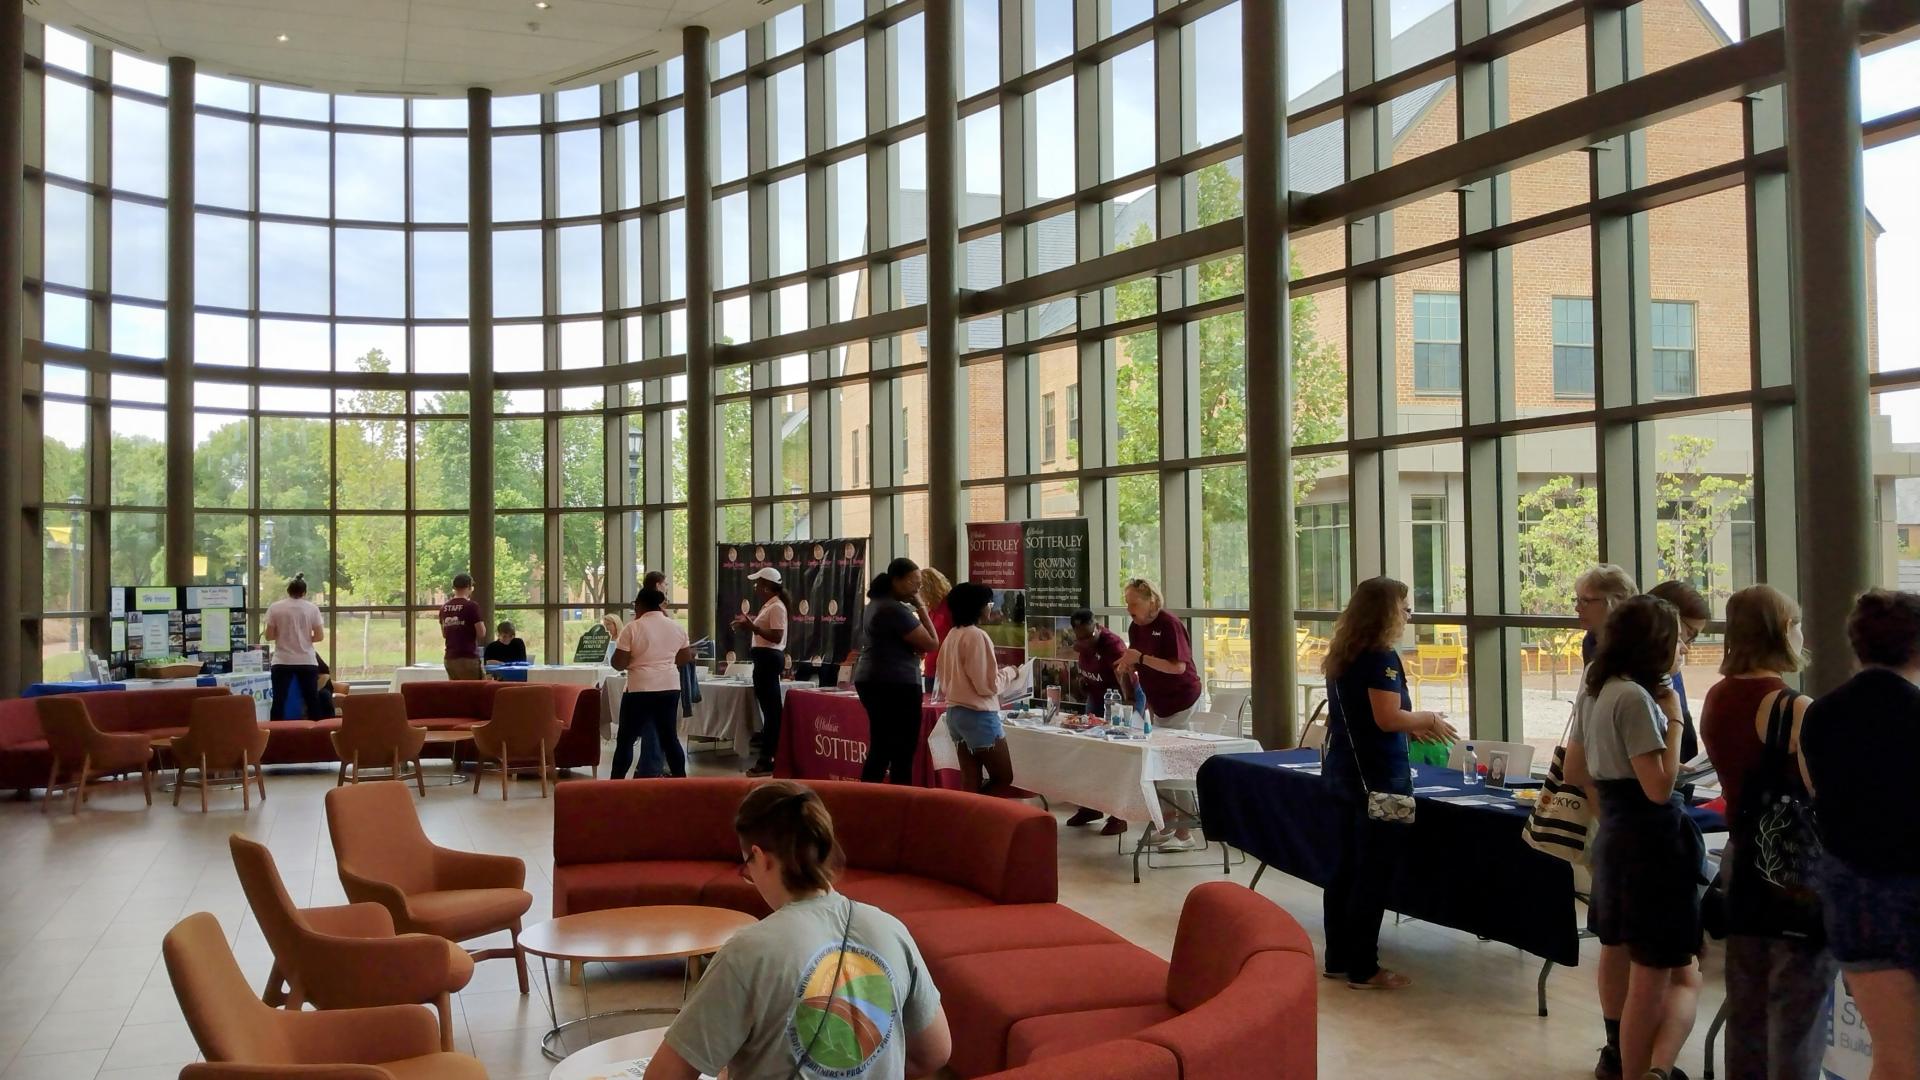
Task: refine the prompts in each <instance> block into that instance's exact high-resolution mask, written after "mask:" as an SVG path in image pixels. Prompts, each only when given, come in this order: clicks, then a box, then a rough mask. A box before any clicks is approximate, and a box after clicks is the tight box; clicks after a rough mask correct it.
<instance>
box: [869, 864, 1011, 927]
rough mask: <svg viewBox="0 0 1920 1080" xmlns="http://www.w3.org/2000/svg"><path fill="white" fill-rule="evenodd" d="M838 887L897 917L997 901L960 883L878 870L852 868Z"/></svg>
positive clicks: (989, 904) (986, 905)
mask: <svg viewBox="0 0 1920 1080" xmlns="http://www.w3.org/2000/svg"><path fill="white" fill-rule="evenodd" d="M836 887H837V888H838V889H839V890H840V891H841V892H843V893H846V894H847V895H848V896H851V897H853V898H854V899H855V900H858V901H860V902H861V903H863V904H872V905H873V906H874V907H877V908H879V909H881V910H882V911H885V912H888V913H889V914H892V915H896V916H897V915H900V914H903V913H905V912H911V911H951V910H954V909H956V908H981V907H990V906H992V904H993V901H992V900H989V899H988V898H986V897H984V896H981V895H980V894H979V893H977V892H974V891H972V890H970V889H963V888H960V887H959V886H958V885H949V884H947V883H946V882H944V881H933V880H931V879H929V878H923V877H917V876H915V875H913V874H886V873H881V872H879V871H877V870H848V871H846V872H845V873H843V874H841V875H840V879H839V881H838V882H837V883H836Z"/></svg>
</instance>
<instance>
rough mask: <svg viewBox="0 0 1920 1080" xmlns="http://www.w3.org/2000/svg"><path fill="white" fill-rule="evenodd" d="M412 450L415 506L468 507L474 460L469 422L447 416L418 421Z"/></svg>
mask: <svg viewBox="0 0 1920 1080" xmlns="http://www.w3.org/2000/svg"><path fill="white" fill-rule="evenodd" d="M413 452H414V459H415V460H414V467H413V501H414V506H415V507H416V508H418V509H421V510H465V509H466V508H467V505H468V496H467V485H468V482H469V477H468V468H469V464H468V463H469V461H470V460H471V457H470V454H471V451H470V449H469V447H468V439H467V428H466V425H465V424H464V423H461V422H458V421H448V420H420V421H416V422H415V423H414V425H413ZM463 525H464V522H463Z"/></svg>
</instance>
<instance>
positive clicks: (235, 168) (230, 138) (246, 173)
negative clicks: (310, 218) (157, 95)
mask: <svg viewBox="0 0 1920 1080" xmlns="http://www.w3.org/2000/svg"><path fill="white" fill-rule="evenodd" d="M49 86H51V83H49ZM250 137H251V136H250V132H249V129H248V125H247V124H246V123H245V122H243V121H240V120H226V119H223V118H221V117H217V116H196V117H194V119H193V189H194V199H195V200H196V201H198V202H201V203H205V204H207V205H210V206H230V207H233V208H235V209H239V210H245V209H247V207H248V206H249V205H250V203H251V199H252V194H251V191H250V188H251V185H250V184H249V183H248V180H249V179H250V178H251V177H252V175H253V162H252V154H251V151H250V149H249V148H248V145H247V144H248V141H249V139H250Z"/></svg>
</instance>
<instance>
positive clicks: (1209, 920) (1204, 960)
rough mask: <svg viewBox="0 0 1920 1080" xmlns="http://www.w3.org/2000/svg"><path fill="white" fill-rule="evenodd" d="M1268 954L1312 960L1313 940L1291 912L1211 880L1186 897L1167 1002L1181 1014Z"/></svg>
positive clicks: (1227, 883) (1247, 891) (1237, 887)
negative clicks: (1251, 960) (1256, 957)
mask: <svg viewBox="0 0 1920 1080" xmlns="http://www.w3.org/2000/svg"><path fill="white" fill-rule="evenodd" d="M1268 950H1280V951H1285V952H1295V953H1300V954H1302V955H1304V956H1305V957H1306V958H1307V960H1308V962H1309V963H1311V962H1312V960H1313V942H1312V941H1310V940H1309V939H1308V938H1307V932H1306V931H1305V930H1302V929H1300V924H1299V923H1297V922H1294V921H1293V919H1292V918H1291V917H1290V916H1288V915H1287V913H1286V912H1285V911H1283V910H1281V909H1280V908H1278V907H1276V906H1275V905H1274V903H1273V901H1271V900H1268V899H1267V898H1266V897H1264V896H1261V895H1260V894H1259V893H1257V892H1254V891H1253V890H1252V889H1248V888H1245V887H1243V886H1240V885H1235V884H1234V883H1232V882H1230V881H1210V882H1207V883H1205V884H1203V885H1200V886H1199V887H1197V888H1195V889H1194V890H1193V891H1192V892H1190V893H1188V894H1187V899H1186V903H1185V904H1184V905H1182V907H1181V909H1180V926H1179V928H1178V929H1177V930H1176V931H1175V933H1174V938H1173V965H1172V968H1171V970H1169V971H1168V973H1167V1001H1168V1003H1169V1004H1171V1005H1172V1006H1173V1007H1174V1008H1175V1009H1177V1010H1179V1011H1180V1012H1187V1011H1188V1010H1191V1009H1197V1008H1199V1007H1200V1006H1201V1005H1204V1004H1205V1003H1206V1002H1207V1001H1208V1000H1209V999H1211V998H1212V997H1213V996H1214V995H1215V994H1218V993H1220V992H1221V991H1222V990H1225V989H1226V988H1227V987H1228V986H1229V985H1231V984H1232V983H1233V981H1234V979H1235V978H1236V977H1238V976H1239V974H1240V970H1241V968H1242V967H1243V966H1245V964H1246V962H1247V960H1248V959H1249V958H1250V957H1252V956H1254V955H1256V954H1258V953H1262V952H1266V951H1268Z"/></svg>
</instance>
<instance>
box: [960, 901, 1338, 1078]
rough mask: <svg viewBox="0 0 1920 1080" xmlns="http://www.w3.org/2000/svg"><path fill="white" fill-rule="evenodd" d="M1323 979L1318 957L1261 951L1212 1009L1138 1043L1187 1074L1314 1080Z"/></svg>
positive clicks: (1178, 1019) (1144, 1035) (1155, 1030)
mask: <svg viewBox="0 0 1920 1080" xmlns="http://www.w3.org/2000/svg"><path fill="white" fill-rule="evenodd" d="M1277 910H1278V909H1276V911H1277ZM1279 914H1280V915H1281V917H1282V918H1284V919H1286V921H1287V922H1292V919H1291V918H1287V917H1286V914H1285V912H1279ZM1319 981H1320V978H1319V972H1318V970H1317V968H1316V966H1315V964H1314V960H1313V955H1312V954H1311V953H1307V954H1301V953H1297V952H1292V951H1282V950H1270V951H1268V952H1263V953H1258V954H1256V955H1254V956H1253V957H1251V958H1250V959H1248V960H1247V962H1246V965H1245V966H1244V967H1242V968H1241V969H1240V974H1239V975H1238V977H1236V978H1235V979H1234V980H1233V982H1232V984H1231V985H1229V986H1227V987H1226V988H1225V989H1223V990H1221V991H1220V992H1219V993H1218V994H1215V995H1214V996H1213V997H1212V998H1211V999H1210V1000H1208V1001H1207V1003H1206V1004H1204V1005H1202V1006H1200V1007H1199V1008H1197V1009H1194V1010H1193V1011H1191V1012H1185V1013H1181V1014H1180V1015H1178V1016H1175V1017H1173V1018H1172V1019H1170V1020H1166V1021H1163V1022H1162V1023H1159V1024H1156V1025H1154V1026H1153V1027H1150V1028H1147V1029H1146V1030H1144V1031H1141V1032H1139V1033H1138V1034H1137V1035H1136V1036H1135V1038H1138V1039H1140V1040H1141V1041H1143V1042H1150V1043H1154V1044H1156V1045H1159V1046H1164V1047H1166V1048H1167V1049H1169V1050H1171V1051H1173V1054H1174V1056H1175V1057H1176V1058H1178V1059H1179V1061H1180V1072H1181V1075H1182V1076H1313V1075H1315V1070H1316V1069H1317V1068H1318V1067H1319V1065H1318V1062H1319V1048H1318V1044H1317V1043H1316V1041H1315V1038H1316V1036H1315V1018H1316V1016H1317V1009H1318V1003H1317V1000H1316V995H1317V994H1318V990H1317V985H1318V983H1319ZM943 988H944V987H943Z"/></svg>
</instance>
